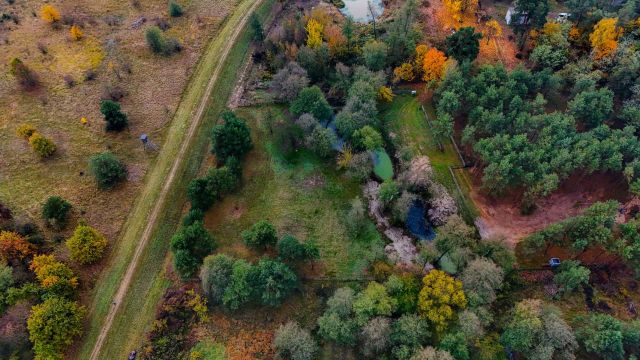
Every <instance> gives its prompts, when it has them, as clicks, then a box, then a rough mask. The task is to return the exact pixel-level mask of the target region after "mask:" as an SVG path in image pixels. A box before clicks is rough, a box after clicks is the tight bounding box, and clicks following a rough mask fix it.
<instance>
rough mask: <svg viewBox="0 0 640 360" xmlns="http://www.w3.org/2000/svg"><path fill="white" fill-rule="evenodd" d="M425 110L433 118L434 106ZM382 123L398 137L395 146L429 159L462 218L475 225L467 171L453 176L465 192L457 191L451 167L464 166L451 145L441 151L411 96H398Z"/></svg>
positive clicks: (383, 113)
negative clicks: (456, 204) (455, 203)
mask: <svg viewBox="0 0 640 360" xmlns="http://www.w3.org/2000/svg"><path fill="white" fill-rule="evenodd" d="M425 110H426V111H427V113H428V114H429V116H430V117H431V118H434V117H435V112H434V110H433V108H432V107H431V104H425ZM381 116H382V119H383V121H384V123H385V124H386V126H387V128H388V129H389V131H390V132H392V133H393V134H394V135H395V142H396V143H397V144H398V145H399V146H398V151H400V150H401V148H405V149H407V150H408V151H409V152H410V153H411V154H412V155H414V156H415V155H427V156H428V157H429V159H430V160H431V165H432V166H433V170H434V174H435V178H436V180H437V181H439V182H440V183H441V184H443V185H444V186H446V187H447V189H448V190H449V192H450V193H451V195H452V196H453V197H454V198H455V199H456V201H457V203H458V208H459V211H460V213H461V215H462V216H463V217H464V218H465V220H467V221H468V222H473V219H475V217H476V216H477V210H476V207H475V205H474V203H473V201H472V200H471V198H470V196H469V190H470V188H469V186H470V181H469V179H468V178H467V174H466V172H464V170H455V171H454V176H456V180H458V184H459V185H460V188H461V190H462V194H460V192H459V191H458V190H457V188H456V185H455V183H454V180H453V177H452V176H451V172H450V171H449V167H450V166H452V167H457V166H461V165H462V163H461V161H460V158H459V157H458V154H457V153H456V151H455V148H454V147H453V144H452V143H451V142H450V141H446V142H445V143H444V144H443V145H444V150H443V151H441V150H440V149H439V147H438V143H437V142H436V141H435V140H434V138H433V136H432V135H431V130H430V128H429V125H428V124H427V121H426V119H425V117H424V114H423V113H422V110H421V109H420V103H419V102H418V99H417V98H416V97H414V96H410V95H400V96H396V97H395V99H394V100H393V102H392V103H391V104H389V105H387V106H385V107H384V108H383V109H382V113H381Z"/></svg>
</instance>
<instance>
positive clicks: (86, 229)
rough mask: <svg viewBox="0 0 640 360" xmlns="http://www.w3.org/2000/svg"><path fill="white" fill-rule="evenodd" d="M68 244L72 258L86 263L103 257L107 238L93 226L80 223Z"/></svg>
mask: <svg viewBox="0 0 640 360" xmlns="http://www.w3.org/2000/svg"><path fill="white" fill-rule="evenodd" d="M66 244H67V248H69V251H70V252H71V258H72V259H73V260H75V261H77V262H79V263H80V264H83V265H84V264H91V263H94V262H96V261H98V260H100V258H102V255H103V253H104V249H105V248H106V247H107V239H106V238H105V237H104V236H103V235H102V234H100V233H99V232H98V231H97V230H96V229H94V228H92V227H91V226H88V225H79V226H78V227H77V228H76V230H75V231H74V232H73V236H71V237H70V238H69V239H68V240H67V242H66Z"/></svg>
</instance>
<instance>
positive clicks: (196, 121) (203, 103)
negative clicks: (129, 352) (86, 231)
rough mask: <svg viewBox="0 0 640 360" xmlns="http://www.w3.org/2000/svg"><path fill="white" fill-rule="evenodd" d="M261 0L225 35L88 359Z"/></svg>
mask: <svg viewBox="0 0 640 360" xmlns="http://www.w3.org/2000/svg"><path fill="white" fill-rule="evenodd" d="M260 2H261V0H256V1H255V2H254V3H253V4H252V5H251V7H250V9H249V11H247V12H246V13H245V14H244V16H243V17H242V20H241V21H240V22H239V23H238V25H237V26H236V28H235V29H234V32H233V34H232V35H231V37H229V38H228V39H227V40H226V43H225V47H224V50H223V51H222V53H221V54H220V56H219V59H220V60H219V61H218V63H217V65H216V68H215V71H214V72H213V75H212V76H211V78H210V79H209V82H208V83H207V88H206V90H205V92H204V96H203V97H202V98H201V100H200V103H199V105H198V107H197V108H196V111H195V113H194V114H193V117H192V120H191V123H190V125H189V128H188V130H187V134H186V136H185V137H184V139H183V141H182V144H181V146H180V150H179V152H178V154H177V155H176V157H175V159H174V161H173V163H172V165H171V169H170V171H169V173H168V174H167V175H166V177H165V181H164V185H163V186H162V190H161V192H160V195H159V197H158V200H157V201H156V203H155V205H154V207H153V210H152V212H151V213H150V214H149V216H148V218H147V223H146V226H145V228H144V232H143V233H142V236H141V237H140V240H139V242H138V244H137V246H136V249H135V252H134V254H133V257H132V259H131V262H130V263H129V266H128V267H127V271H126V273H125V274H124V276H123V278H122V281H121V282H120V285H119V287H118V291H117V292H116V295H115V297H114V298H113V305H112V306H111V308H110V309H109V312H108V313H107V316H106V317H105V322H104V324H103V325H102V327H101V329H100V333H99V335H98V338H97V340H96V343H95V345H94V347H93V350H92V351H91V356H90V359H91V360H97V359H98V357H99V355H100V351H101V349H102V345H103V344H104V341H105V339H106V338H107V334H108V333H109V330H110V329H111V325H112V324H113V320H114V319H115V317H116V314H117V313H118V309H119V308H120V304H121V303H122V302H123V299H124V298H125V296H126V295H127V290H128V288H129V285H130V283H131V279H132V278H133V276H134V274H135V273H136V268H137V266H138V263H139V261H140V257H141V255H142V253H143V252H144V249H145V247H146V246H147V243H148V242H149V239H150V238H151V234H152V233H153V230H154V229H155V227H156V222H157V219H158V216H159V214H160V212H161V211H162V209H163V207H164V202H165V199H166V198H167V194H168V193H169V191H170V190H171V188H172V186H173V182H174V178H175V176H176V174H177V173H178V169H180V166H181V163H182V161H183V159H184V156H185V154H186V152H187V149H188V147H189V145H190V143H191V139H192V138H193V136H194V134H195V133H196V130H197V129H198V128H199V126H200V123H201V121H202V117H203V114H204V111H205V109H206V108H207V104H208V99H209V96H210V94H211V91H212V90H213V86H214V85H215V83H216V81H217V80H218V77H219V75H220V71H221V70H222V68H223V66H224V63H225V60H226V58H227V56H228V55H229V52H230V51H231V48H232V47H233V45H234V44H235V42H236V39H237V38H238V36H239V35H240V33H241V32H242V30H243V28H244V26H245V24H246V23H247V21H248V19H249V16H250V15H251V14H252V13H253V11H254V10H255V9H256V7H257V6H258V5H259V4H260Z"/></svg>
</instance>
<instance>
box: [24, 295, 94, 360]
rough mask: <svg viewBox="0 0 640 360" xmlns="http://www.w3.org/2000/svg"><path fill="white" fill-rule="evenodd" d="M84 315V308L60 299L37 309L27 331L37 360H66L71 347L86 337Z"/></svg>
mask: <svg viewBox="0 0 640 360" xmlns="http://www.w3.org/2000/svg"><path fill="white" fill-rule="evenodd" d="M84 314H85V310H84V308H83V307H82V306H79V305H78V304H76V303H75V302H72V301H68V300H65V299H62V298H58V297H54V298H50V299H47V300H45V302H43V303H42V304H38V305H35V306H34V307H33V308H32V309H31V314H30V315H29V319H27V328H28V329H29V339H30V340H31V342H32V343H33V351H34V352H35V354H36V359H63V358H64V351H65V349H66V348H67V346H69V345H71V343H72V342H73V340H74V339H75V338H76V337H78V336H80V335H81V334H82V323H83V317H84Z"/></svg>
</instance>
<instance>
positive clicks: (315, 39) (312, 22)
mask: <svg viewBox="0 0 640 360" xmlns="http://www.w3.org/2000/svg"><path fill="white" fill-rule="evenodd" d="M305 29H306V30H307V46H308V47H309V48H311V49H315V48H318V47H320V45H322V30H323V26H322V24H320V23H319V22H318V21H317V20H316V19H314V18H311V19H309V21H307V26H305Z"/></svg>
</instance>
